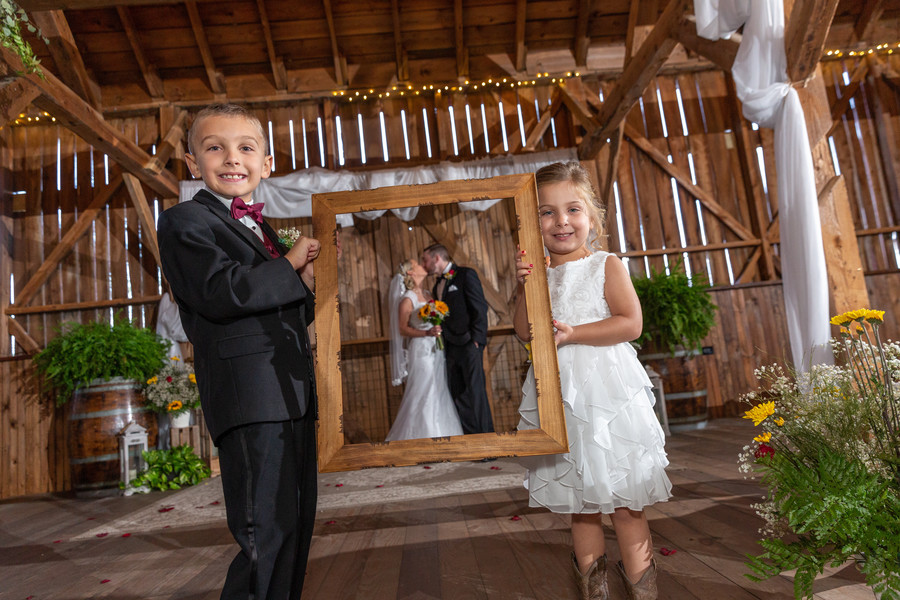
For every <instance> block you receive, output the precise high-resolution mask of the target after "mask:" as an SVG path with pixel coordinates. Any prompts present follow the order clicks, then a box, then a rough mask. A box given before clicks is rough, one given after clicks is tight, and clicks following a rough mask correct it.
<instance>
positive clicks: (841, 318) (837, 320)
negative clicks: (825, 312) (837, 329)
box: [831, 313, 850, 326]
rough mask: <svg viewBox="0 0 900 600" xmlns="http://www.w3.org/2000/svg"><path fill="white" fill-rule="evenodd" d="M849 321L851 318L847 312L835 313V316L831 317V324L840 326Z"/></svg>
mask: <svg viewBox="0 0 900 600" xmlns="http://www.w3.org/2000/svg"><path fill="white" fill-rule="evenodd" d="M849 321H850V319H849V318H847V314H846V313H844V314H842V315H835V316H833V317H831V324H832V325H838V326H840V325H843V324H844V323H847V322H849Z"/></svg>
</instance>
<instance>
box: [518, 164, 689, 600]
mask: <svg viewBox="0 0 900 600" xmlns="http://www.w3.org/2000/svg"><path fill="white" fill-rule="evenodd" d="M536 183H537V187H538V205H539V215H540V226H541V236H542V238H543V242H544V246H545V247H546V249H547V251H548V253H549V265H548V268H547V281H548V285H549V287H550V301H551V306H552V310H553V318H554V321H553V325H554V327H555V332H556V333H555V341H556V345H557V356H558V359H559V376H560V383H561V389H562V396H563V405H564V413H565V420H566V431H567V433H568V437H569V452H568V453H566V454H557V455H547V456H537V457H534V458H532V459H529V460H528V461H527V466H528V475H527V487H528V488H529V505H530V506H543V507H546V508H548V509H550V510H551V511H553V512H557V513H569V514H571V515H572V542H573V546H574V552H573V553H572V561H573V567H574V571H575V578H576V581H577V583H578V586H579V589H580V591H581V595H582V597H583V598H585V599H595V598H601V599H606V598H609V591H608V587H607V580H606V542H605V539H604V534H603V528H602V522H601V515H603V514H608V515H610V518H611V519H612V524H613V527H614V529H615V532H616V538H617V540H618V544H619V549H620V552H621V555H622V561H620V562H619V563H618V565H617V570H618V572H619V574H620V575H621V577H622V579H623V581H624V582H625V587H626V589H627V590H628V595H629V598H631V599H640V600H646V599H653V598H656V597H657V594H656V562H655V561H654V560H653V543H652V540H651V538H650V527H649V525H648V523H647V517H646V516H645V515H644V513H643V510H642V509H643V508H644V507H645V506H647V505H649V504H653V503H654V502H662V501H665V500H667V499H668V498H669V497H670V496H671V490H672V484H671V483H670V482H669V478H668V477H667V476H666V473H665V468H666V465H668V460H667V458H666V453H665V450H664V448H663V446H664V444H665V437H664V435H663V432H662V428H661V427H660V425H659V422H658V421H657V419H656V415H655V414H654V412H653V403H654V397H653V394H652V392H651V385H650V380H649V379H648V378H647V374H646V372H645V371H644V369H643V367H642V366H641V364H640V362H639V361H638V359H637V355H636V352H635V350H634V348H632V346H631V345H630V344H629V343H628V342H630V341H631V340H634V339H636V338H637V337H638V336H639V335H640V333H641V328H642V325H643V321H642V317H641V306H640V302H639V301H638V298H637V294H635V291H634V287H633V286H632V284H631V278H630V276H629V274H628V270H627V269H626V267H625V266H624V265H623V264H622V262H621V261H620V260H619V259H618V258H617V257H616V256H614V255H612V254H610V253H608V252H603V251H599V250H598V251H596V252H592V251H591V249H590V248H589V246H588V239H589V237H590V234H591V230H592V229H593V231H594V232H595V235H594V242H592V245H593V244H597V237H598V235H597V234H598V232H600V231H602V227H601V223H602V219H603V211H602V209H601V208H600V207H599V206H597V204H596V199H595V194H594V190H593V186H592V185H591V182H590V179H589V178H588V175H587V172H586V171H585V170H584V168H583V167H582V166H581V165H580V164H579V163H577V162H571V163H566V164H562V163H556V164H553V165H548V166H547V167H544V168H542V169H540V170H539V171H538V172H537V173H536ZM535 258H537V259H538V260H537V261H535V260H533V259H532V258H531V257H528V256H526V255H525V252H524V251H521V250H520V251H519V253H518V255H517V257H516V278H517V280H518V282H519V290H518V303H517V304H516V311H515V315H514V325H515V330H516V334H517V335H518V336H519V337H520V338H522V339H523V340H526V341H528V340H530V333H529V327H528V315H527V313H526V309H525V303H524V301H523V298H524V285H525V280H526V279H527V277H528V275H529V274H531V272H532V269H533V268H534V265H533V262H538V261H540V262H543V260H542V259H543V258H544V257H535ZM539 266H540V267H543V265H542V264H539ZM519 414H520V417H521V420H520V422H519V425H518V428H519V429H533V428H536V427H538V411H537V397H536V394H535V384H534V373H533V371H529V373H528V376H527V379H526V382H525V386H524V387H523V399H522V405H521V406H520V408H519Z"/></svg>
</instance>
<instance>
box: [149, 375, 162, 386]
mask: <svg viewBox="0 0 900 600" xmlns="http://www.w3.org/2000/svg"><path fill="white" fill-rule="evenodd" d="M157 381H159V377H157V376H156V375H154V376H153V377H151V378H150V379H148V380H147V384H148V385H155V384H156V382H157Z"/></svg>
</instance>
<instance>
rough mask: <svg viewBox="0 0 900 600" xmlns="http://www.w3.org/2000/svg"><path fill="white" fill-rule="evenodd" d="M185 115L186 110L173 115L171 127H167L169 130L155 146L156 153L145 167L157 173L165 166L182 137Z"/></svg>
mask: <svg viewBox="0 0 900 600" xmlns="http://www.w3.org/2000/svg"><path fill="white" fill-rule="evenodd" d="M187 116H188V113H187V111H186V110H179V111H178V115H177V116H176V117H175V122H174V123H172V127H170V128H169V131H168V132H167V133H166V135H165V136H164V137H163V139H162V141H161V142H160V143H159V145H158V146H157V147H156V154H154V155H153V158H151V159H150V162H149V163H147V167H146V168H147V169H148V170H150V171H154V172H156V173H159V172H161V171H162V170H163V169H165V168H166V163H167V162H169V159H170V158H172V154H173V153H174V152H175V148H176V147H178V143H179V142H180V141H181V140H182V139H183V138H184V133H185V132H184V124H185V122H187Z"/></svg>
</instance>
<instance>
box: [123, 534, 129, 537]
mask: <svg viewBox="0 0 900 600" xmlns="http://www.w3.org/2000/svg"><path fill="white" fill-rule="evenodd" d="M122 537H131V534H130V533H123V534H122Z"/></svg>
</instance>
